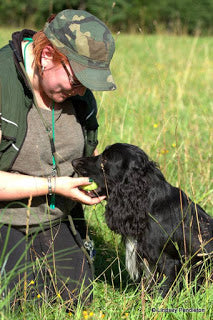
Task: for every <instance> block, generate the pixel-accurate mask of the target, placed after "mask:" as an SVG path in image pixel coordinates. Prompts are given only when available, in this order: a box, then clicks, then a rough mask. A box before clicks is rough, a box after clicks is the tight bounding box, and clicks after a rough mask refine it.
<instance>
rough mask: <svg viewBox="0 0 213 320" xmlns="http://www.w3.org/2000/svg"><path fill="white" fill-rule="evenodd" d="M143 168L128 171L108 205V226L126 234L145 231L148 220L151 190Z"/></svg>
mask: <svg viewBox="0 0 213 320" xmlns="http://www.w3.org/2000/svg"><path fill="white" fill-rule="evenodd" d="M148 185H149V183H148V182H147V179H146V176H145V175H144V172H142V170H141V168H135V167H134V168H131V170H128V171H126V173H125V174H124V177H123V179H122V181H121V182H119V183H116V185H115V186H114V188H113V189H112V192H111V194H110V197H109V199H108V203H107V206H106V212H105V217H106V222H107V225H108V227H109V228H110V229H111V230H113V231H115V232H117V233H120V234H122V235H124V236H136V235H139V234H141V232H143V229H144V227H145V225H146V220H147V210H148V209H147V206H148V199H147V194H148V191H149V186H148Z"/></svg>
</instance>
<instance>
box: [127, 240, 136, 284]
mask: <svg viewBox="0 0 213 320" xmlns="http://www.w3.org/2000/svg"><path fill="white" fill-rule="evenodd" d="M125 245H126V269H127V271H128V272H129V275H130V277H131V279H132V280H134V281H136V280H138V278H139V270H138V266H137V240H134V239H131V238H126V239H125Z"/></svg>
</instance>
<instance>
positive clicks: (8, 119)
mask: <svg viewBox="0 0 213 320" xmlns="http://www.w3.org/2000/svg"><path fill="white" fill-rule="evenodd" d="M114 49H115V48H114V40H113V37H112V35H111V33H110V31H109V30H108V28H107V27H106V26H105V24H103V23H102V22H101V21H100V20H99V19H97V18H96V17H95V16H93V15H91V14H89V13H88V12H85V11H82V10H64V11H62V12H60V13H58V14H57V15H56V16H52V17H51V18H50V19H49V20H48V22H47V23H46V24H45V26H44V29H43V30H42V31H39V32H37V33H36V32H34V31H32V30H26V29H25V30H22V31H20V32H16V33H14V34H13V35H12V41H10V44H9V45H7V46H5V47H4V48H2V49H1V50H0V97H1V99H0V142H1V143H0V222H1V224H2V227H1V229H0V234H1V237H0V264H1V274H2V275H4V276H5V279H4V284H6V286H5V293H4V294H6V291H7V292H11V294H14V293H16V297H19V298H20V297H21V296H20V295H19V293H20V292H19V291H20V290H21V292H22V293H23V290H24V295H23V294H22V296H24V297H25V299H27V298H28V297H36V296H37V294H39V296H42V297H43V298H44V299H49V298H51V299H52V298H54V297H56V296H57V295H58V296H61V297H62V298H63V300H64V301H65V303H66V304H67V305H72V304H73V303H74V302H76V301H78V300H79V297H80V296H79V295H80V292H81V298H82V299H87V298H89V299H90V300H91V281H92V271H91V266H90V264H89V263H88V260H90V259H89V257H88V254H87V252H86V251H85V249H84V248H83V246H82V237H83V238H84V237H85V227H84V226H85V225H84V217H83V211H82V207H81V205H80V204H79V202H80V203H83V204H87V205H93V204H97V203H99V202H100V201H102V200H103V199H104V197H99V198H90V197H89V196H88V195H86V194H85V193H84V192H83V191H81V189H80V187H81V186H83V185H87V184H89V183H90V182H91V181H90V180H89V178H86V177H81V178H75V177H73V176H74V172H73V168H72V165H71V161H72V160H73V159H74V158H78V157H80V156H82V155H83V153H84V154H85V153H86V154H87V155H90V154H92V153H93V152H95V150H94V149H95V146H96V145H97V139H96V135H97V126H98V125H97V121H96V117H95V115H96V102H95V99H94V96H93V94H92V92H91V91H90V90H114V89H115V88H116V86H115V84H114V82H113V78H112V75H111V72H110V69H109V64H110V61H111V59H112V56H113V53H114ZM91 140H92V141H91ZM89 143H90V145H89ZM73 220H74V224H73ZM76 229H77V231H76ZM11 270H12V271H14V270H15V272H11V273H10V271H11ZM23 283H24V284H25V286H24V287H23V285H22V284H23ZM30 284H31V285H30Z"/></svg>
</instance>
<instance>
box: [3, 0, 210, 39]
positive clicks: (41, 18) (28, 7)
mask: <svg viewBox="0 0 213 320" xmlns="http://www.w3.org/2000/svg"><path fill="white" fill-rule="evenodd" d="M68 8H73V9H83V10H88V11H89V12H91V13H92V14H94V15H96V16H97V17H98V18H100V19H101V20H103V21H104V22H105V23H106V24H107V25H108V26H109V27H110V28H111V30H113V31H114V32H119V31H120V32H142V33H156V32H171V33H174V34H190V35H191V34H192V35H193V34H196V33H197V32H199V33H201V34H204V35H212V34H213V0H178V1H177V0H160V1H157V0H116V1H111V0H107V1H103V0H0V25H1V26H5V25H7V26H8V25H9V26H14V27H29V26H30V27H32V26H33V27H34V28H36V29H40V28H42V26H43V24H44V23H45V21H46V19H47V18H48V17H49V16H50V14H51V13H57V12H59V11H61V10H64V9H68Z"/></svg>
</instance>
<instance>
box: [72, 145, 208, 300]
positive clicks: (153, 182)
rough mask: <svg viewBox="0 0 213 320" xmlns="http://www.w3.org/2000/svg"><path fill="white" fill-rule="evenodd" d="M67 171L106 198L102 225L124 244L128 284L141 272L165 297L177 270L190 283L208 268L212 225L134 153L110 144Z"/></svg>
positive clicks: (139, 152) (128, 147) (142, 155)
mask: <svg viewBox="0 0 213 320" xmlns="http://www.w3.org/2000/svg"><path fill="white" fill-rule="evenodd" d="M73 167H74V169H75V171H76V172H78V173H79V174H80V175H82V176H88V177H90V178H92V179H93V180H94V181H95V182H96V183H97V184H98V189H97V190H96V192H97V193H98V194H99V195H107V205H106V211H105V217H106V222H107V225H108V226H109V228H110V229H111V230H113V231H115V232H117V233H119V234H121V235H122V236H123V238H124V240H125V243H126V268H127V270H128V272H129V274H130V276H131V278H132V279H134V280H136V281H138V280H140V278H141V276H142V270H143V271H145V273H146V275H149V276H150V277H151V279H152V281H158V282H159V281H161V280H162V279H164V280H165V281H164V282H163V284H162V287H161V288H162V294H163V295H165V294H166V293H167V292H168V290H169V288H170V287H171V285H172V284H173V282H174V280H175V279H177V278H178V275H179V272H180V271H181V270H182V269H184V270H190V275H191V279H194V277H195V275H196V274H197V273H198V272H200V269H202V268H203V267H204V265H205V266H206V263H204V261H205V262H208V264H209V261H210V260H211V253H212V251H213V241H212V237H213V219H212V218H211V217H210V216H209V215H208V214H207V213H206V212H205V211H204V210H203V209H202V208H201V207H200V206H199V205H197V204H195V203H194V202H192V201H191V200H190V199H189V198H188V197H187V196H186V194H185V193H184V192H183V191H182V190H180V189H178V188H176V187H173V186H172V185H170V184H169V183H168V182H167V181H166V179H165V178H164V176H163V174H162V172H161V171H160V169H159V168H158V166H157V164H156V163H155V162H153V161H150V160H149V158H148V156H147V155H146V154H145V153H144V151H142V150H141V149H140V148H138V147H136V146H134V145H129V144H123V143H116V144H114V145H111V146H109V147H107V148H106V149H105V150H104V152H103V153H102V154H101V155H99V156H96V157H87V158H80V159H76V160H74V161H73ZM164 275H165V276H166V277H164Z"/></svg>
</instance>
